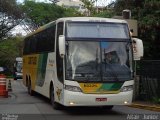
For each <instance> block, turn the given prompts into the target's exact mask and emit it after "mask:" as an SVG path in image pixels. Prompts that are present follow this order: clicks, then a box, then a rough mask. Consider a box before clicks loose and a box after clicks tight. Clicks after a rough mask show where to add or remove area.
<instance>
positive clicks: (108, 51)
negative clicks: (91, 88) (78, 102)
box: [65, 22, 133, 82]
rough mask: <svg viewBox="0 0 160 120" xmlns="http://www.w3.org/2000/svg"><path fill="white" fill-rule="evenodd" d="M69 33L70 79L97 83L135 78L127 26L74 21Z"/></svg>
mask: <svg viewBox="0 0 160 120" xmlns="http://www.w3.org/2000/svg"><path fill="white" fill-rule="evenodd" d="M66 33H67V37H66V58H65V59H66V62H65V64H66V67H65V70H66V71H65V74H66V79H67V80H77V81H80V82H82V81H83V82H84V81H86V82H87V81H96V82H98V81H126V80H131V79H133V78H132V77H133V75H132V74H133V72H132V64H131V63H132V61H131V60H132V54H131V53H132V50H131V43H130V42H129V31H128V27H127V24H121V23H114V24H112V23H83V22H82V23H81V24H80V23H77V22H75V23H72V22H71V23H67V27H66ZM92 38H93V40H92ZM117 40H120V41H117Z"/></svg>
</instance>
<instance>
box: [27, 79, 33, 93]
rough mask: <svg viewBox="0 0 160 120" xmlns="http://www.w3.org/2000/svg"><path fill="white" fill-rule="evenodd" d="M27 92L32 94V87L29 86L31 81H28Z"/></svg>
mask: <svg viewBox="0 0 160 120" xmlns="http://www.w3.org/2000/svg"><path fill="white" fill-rule="evenodd" d="M28 94H29V95H31V96H33V95H34V91H33V90H32V87H31V81H29V83H28Z"/></svg>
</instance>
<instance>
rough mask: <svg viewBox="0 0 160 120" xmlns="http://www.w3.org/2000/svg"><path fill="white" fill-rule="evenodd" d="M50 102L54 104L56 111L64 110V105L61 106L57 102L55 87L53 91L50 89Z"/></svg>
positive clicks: (52, 88)
mask: <svg viewBox="0 0 160 120" xmlns="http://www.w3.org/2000/svg"><path fill="white" fill-rule="evenodd" d="M50 102H51V104H52V107H53V108H54V109H55V110H61V109H62V105H60V104H59V103H57V102H55V97H54V87H53V86H51V89H50Z"/></svg>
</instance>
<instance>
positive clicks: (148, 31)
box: [114, 0, 160, 59]
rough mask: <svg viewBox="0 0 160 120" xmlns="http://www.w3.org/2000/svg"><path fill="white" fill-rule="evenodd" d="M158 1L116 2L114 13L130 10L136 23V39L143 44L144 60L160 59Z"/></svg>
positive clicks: (159, 12) (127, 0) (159, 5)
mask: <svg viewBox="0 0 160 120" xmlns="http://www.w3.org/2000/svg"><path fill="white" fill-rule="evenodd" d="M159 8H160V1H159V0H134V1H132V0H116V2H115V7H114V12H115V13H116V15H121V14H122V10H124V9H130V10H131V11H132V18H133V19H136V20H137V21H138V37H139V38H141V39H142V40H143V42H144V59H159V58H160V46H159V45H158V44H160V30H159V29H160V9H159Z"/></svg>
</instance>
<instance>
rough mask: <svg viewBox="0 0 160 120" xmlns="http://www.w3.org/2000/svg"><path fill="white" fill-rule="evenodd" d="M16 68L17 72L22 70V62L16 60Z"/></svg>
mask: <svg viewBox="0 0 160 120" xmlns="http://www.w3.org/2000/svg"><path fill="white" fill-rule="evenodd" d="M16 70H17V72H22V62H17V66H16Z"/></svg>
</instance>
